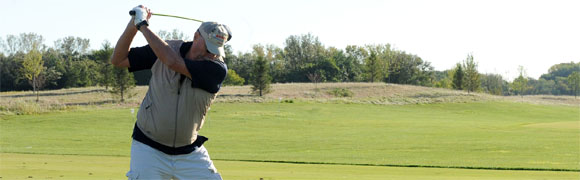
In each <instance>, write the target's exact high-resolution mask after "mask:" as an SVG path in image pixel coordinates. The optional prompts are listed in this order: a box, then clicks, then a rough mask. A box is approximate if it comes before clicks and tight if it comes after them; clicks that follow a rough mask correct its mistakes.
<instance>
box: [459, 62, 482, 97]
mask: <svg viewBox="0 0 580 180" xmlns="http://www.w3.org/2000/svg"><path fill="white" fill-rule="evenodd" d="M463 66H464V70H465V77H464V78H465V82H464V83H465V84H464V85H465V89H467V93H469V92H475V91H477V90H479V86H480V85H481V81H480V79H479V72H478V71H477V62H475V61H474V60H473V55H472V54H468V55H467V58H466V59H465V61H464V62H463Z"/></svg>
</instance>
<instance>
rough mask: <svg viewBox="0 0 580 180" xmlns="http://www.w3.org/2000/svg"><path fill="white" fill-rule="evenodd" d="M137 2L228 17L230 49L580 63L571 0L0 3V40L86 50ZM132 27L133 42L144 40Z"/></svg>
mask: <svg viewBox="0 0 580 180" xmlns="http://www.w3.org/2000/svg"><path fill="white" fill-rule="evenodd" d="M139 4H143V5H145V6H147V7H149V8H150V9H151V10H152V11H153V12H156V13H163V14H172V15H178V16H185V17H191V18H195V19H201V20H205V21H217V22H220V23H223V24H227V25H228V26H230V28H231V29H232V31H233V38H232V40H231V41H230V45H232V47H233V49H234V51H235V52H238V51H240V52H249V51H250V50H251V47H252V45H254V44H258V43H260V44H274V45H276V46H278V47H281V48H283V47H284V40H285V39H286V38H287V37H288V36H290V35H301V34H306V33H312V34H313V35H315V36H317V37H319V39H320V41H321V42H322V43H323V44H324V45H325V46H326V47H330V46H333V47H336V48H339V49H344V48H345V47H346V45H365V44H387V43H390V44H391V45H393V46H394V47H395V48H396V49H399V50H404V51H406V52H408V53H411V54H416V55H418V56H419V57H421V58H422V59H423V60H426V61H429V62H431V64H432V66H433V67H435V69H436V70H446V69H450V68H452V67H453V66H454V64H456V63H457V62H460V61H462V60H463V59H465V57H467V54H468V53H473V55H474V58H475V61H477V62H478V63H479V71H480V72H481V73H496V74H501V75H503V76H504V77H506V78H507V79H509V80H511V79H513V78H514V77H515V76H516V75H517V67H518V66H519V65H522V66H524V68H525V69H526V70H527V74H528V75H529V76H530V77H533V78H535V79H538V78H539V77H540V75H541V74H543V73H547V72H548V69H549V68H550V66H552V65H554V64H557V63H563V62H571V61H574V62H579V61H580V1H577V0H568V1H565V0H545V1H537V0H396V1H395V0H393V1H388V0H385V1H370V0H352V1H337V0H334V1H331V0H328V1H322V0H288V1H273V0H270V1H266V0H264V1H253V0H243V1H240V0H237V1H234V0H208V1H196V0H163V1H151V0H143V1H134V0H125V1H118V0H117V1H114V0H98V1H80V0H51V1H41V0H39V1H29V0H0V37H1V38H2V39H5V38H6V35H9V34H12V35H17V34H20V33H23V32H34V33H37V34H40V35H42V36H43V37H44V38H45V42H44V44H46V45H48V46H53V45H54V41H55V40H57V39H59V38H63V37H66V36H76V37H82V38H89V39H90V40H91V47H90V48H91V49H99V48H100V47H101V44H102V43H103V41H105V40H108V41H110V42H111V43H112V44H113V45H114V44H115V43H116V41H117V39H118V38H119V36H120V35H121V33H122V31H123V30H124V28H125V26H126V24H127V22H128V21H129V19H130V16H129V15H128V11H129V10H131V9H132V8H133V7H134V6H136V5H139ZM199 25H200V23H198V22H194V21H186V20H181V19H173V18H167V17H160V16H153V17H152V19H151V20H150V28H152V29H153V30H154V31H155V32H157V31H159V30H168V31H170V30H173V29H178V30H180V31H183V32H186V33H188V32H189V33H190V34H189V36H190V37H193V33H194V32H195V30H196V29H197V27H198V26H199ZM145 44H146V41H145V40H144V38H143V37H142V35H141V34H137V37H136V38H135V40H134V43H133V44H132V46H142V45H145Z"/></svg>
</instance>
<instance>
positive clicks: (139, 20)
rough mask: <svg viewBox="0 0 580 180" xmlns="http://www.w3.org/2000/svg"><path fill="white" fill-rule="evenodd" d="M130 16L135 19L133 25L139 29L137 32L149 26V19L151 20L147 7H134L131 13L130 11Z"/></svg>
mask: <svg viewBox="0 0 580 180" xmlns="http://www.w3.org/2000/svg"><path fill="white" fill-rule="evenodd" d="M129 14H130V15H131V16H133V17H135V20H134V21H133V23H134V24H135V26H136V27H137V30H139V28H141V26H143V25H146V26H149V22H148V21H147V19H149V12H147V9H146V8H145V6H143V5H139V6H137V7H134V8H133V9H132V10H131V11H129Z"/></svg>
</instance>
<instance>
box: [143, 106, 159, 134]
mask: <svg viewBox="0 0 580 180" xmlns="http://www.w3.org/2000/svg"><path fill="white" fill-rule="evenodd" d="M153 109H154V106H153V103H152V102H149V104H147V106H145V117H146V118H145V119H144V120H145V122H144V123H143V124H144V127H143V131H145V133H147V134H151V133H152V132H151V131H153V132H157V125H156V123H155V118H154V117H153Z"/></svg>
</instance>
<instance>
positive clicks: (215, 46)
mask: <svg viewBox="0 0 580 180" xmlns="http://www.w3.org/2000/svg"><path fill="white" fill-rule="evenodd" d="M198 30H199V33H200V34H201V37H203V40H205V46H206V47H207V50H208V51H209V52H211V53H212V54H215V55H219V56H226V53H225V52H224V45H225V44H226V42H228V41H229V40H230V39H231V38H232V33H231V31H230V28H229V27H228V26H226V25H224V24H218V23H217V22H204V23H201V26H199V29H198Z"/></svg>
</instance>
